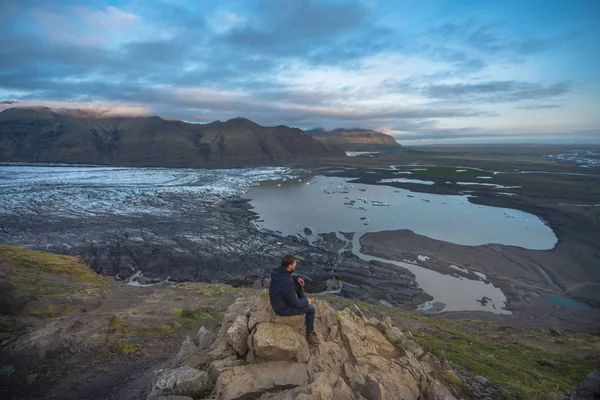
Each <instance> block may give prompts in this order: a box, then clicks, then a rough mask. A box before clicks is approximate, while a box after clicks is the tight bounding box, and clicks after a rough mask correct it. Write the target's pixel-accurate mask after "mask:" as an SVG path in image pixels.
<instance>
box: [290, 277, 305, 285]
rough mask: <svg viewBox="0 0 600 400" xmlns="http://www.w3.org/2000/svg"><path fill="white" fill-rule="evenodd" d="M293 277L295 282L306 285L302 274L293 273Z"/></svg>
mask: <svg viewBox="0 0 600 400" xmlns="http://www.w3.org/2000/svg"><path fill="white" fill-rule="evenodd" d="M292 279H293V280H294V283H299V284H300V285H302V286H304V278H302V277H301V276H300V275H294V274H292Z"/></svg>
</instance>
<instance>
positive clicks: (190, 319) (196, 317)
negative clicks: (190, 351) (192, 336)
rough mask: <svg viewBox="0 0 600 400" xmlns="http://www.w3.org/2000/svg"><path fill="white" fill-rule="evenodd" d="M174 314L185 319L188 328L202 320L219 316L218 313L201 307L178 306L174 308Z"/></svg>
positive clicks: (185, 325)
mask: <svg viewBox="0 0 600 400" xmlns="http://www.w3.org/2000/svg"><path fill="white" fill-rule="evenodd" d="M173 314H174V315H176V316H178V317H180V318H183V319H184V322H183V326H184V327H186V328H190V327H192V326H194V325H196V324H199V323H202V322H206V321H210V320H213V319H215V318H216V317H217V314H216V313H214V312H212V311H209V310H205V309H203V308H200V307H192V308H183V309H181V308H177V309H175V310H173Z"/></svg>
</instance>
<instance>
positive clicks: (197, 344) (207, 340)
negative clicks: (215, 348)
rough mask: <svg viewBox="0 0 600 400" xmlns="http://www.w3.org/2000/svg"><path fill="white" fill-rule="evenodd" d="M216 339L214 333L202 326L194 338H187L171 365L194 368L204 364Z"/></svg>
mask: <svg viewBox="0 0 600 400" xmlns="http://www.w3.org/2000/svg"><path fill="white" fill-rule="evenodd" d="M215 339H216V336H215V334H214V333H212V332H211V331H209V330H208V329H206V328H205V327H201V328H200V329H199V330H198V333H197V334H196V336H195V337H194V338H193V339H192V338H190V337H189V336H188V337H186V338H185V340H184V341H183V343H182V344H181V348H180V349H179V352H178V353H177V355H176V356H175V357H174V359H173V362H172V364H171V365H172V366H173V367H175V366H181V367H184V366H185V367H192V368H196V367H198V366H200V365H202V364H203V363H204V362H206V358H207V357H206V353H207V352H208V350H209V348H210V346H211V345H212V344H213V343H214V341H215Z"/></svg>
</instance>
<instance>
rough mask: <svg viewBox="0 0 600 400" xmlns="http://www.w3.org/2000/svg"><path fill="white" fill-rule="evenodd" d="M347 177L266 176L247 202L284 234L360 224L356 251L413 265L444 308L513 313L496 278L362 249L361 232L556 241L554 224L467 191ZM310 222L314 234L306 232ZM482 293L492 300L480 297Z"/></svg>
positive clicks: (528, 243)
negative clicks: (428, 190)
mask: <svg viewBox="0 0 600 400" xmlns="http://www.w3.org/2000/svg"><path fill="white" fill-rule="evenodd" d="M347 181H348V179H344V178H335V177H322V176H316V177H313V178H312V179H311V180H310V181H309V182H310V183H311V184H310V185H306V184H304V183H301V182H299V180H288V181H286V182H263V183H261V184H260V185H259V186H256V187H254V188H252V189H251V190H250V191H249V192H248V193H246V195H245V196H246V197H247V198H249V199H251V203H250V204H251V205H252V206H254V208H255V209H254V211H255V212H257V213H258V214H259V216H260V220H261V222H258V223H257V225H258V226H259V227H261V228H266V229H271V230H274V231H280V232H281V233H282V234H284V235H301V236H306V237H307V238H308V239H309V240H313V241H314V240H316V239H317V236H316V235H318V234H319V233H328V232H356V235H354V240H353V246H352V250H353V252H354V253H355V254H356V255H358V256H359V257H360V258H362V259H364V260H367V261H369V260H377V261H381V262H386V263H391V264H394V265H398V266H400V267H403V268H406V269H408V270H410V271H411V272H412V273H413V274H415V276H416V280H417V283H418V284H419V286H420V287H421V288H422V289H423V290H425V291H426V292H427V293H429V294H430V295H432V296H433V297H434V300H433V301H431V302H429V303H427V304H426V305H425V308H427V307H432V306H434V304H436V303H439V302H441V303H444V305H445V308H444V309H443V311H458V310H487V311H492V312H496V313H508V311H506V310H503V309H502V307H504V303H505V302H506V297H505V296H504V294H503V293H502V291H501V290H500V289H499V288H496V287H494V286H493V285H492V284H490V283H485V282H483V281H480V280H469V279H466V278H462V277H460V278H459V277H455V276H451V275H444V274H440V273H438V272H435V271H432V270H429V269H426V268H423V267H420V266H419V265H417V264H414V263H408V262H402V261H390V260H387V259H383V258H379V257H374V256H369V255H366V254H362V253H360V252H359V251H358V249H360V244H359V240H360V237H361V236H362V235H364V234H365V233H368V232H378V231H384V230H398V229H410V230H412V231H414V232H416V233H418V234H421V235H425V236H428V237H431V238H434V239H438V240H444V241H449V242H453V243H457V244H462V245H481V244H487V243H499V244H505V245H514V246H521V247H525V248H530V249H551V248H553V247H554V245H555V244H556V242H557V239H556V236H555V235H554V233H553V232H552V230H551V229H550V228H549V227H548V226H546V225H545V224H544V223H543V222H542V221H541V220H540V219H539V218H538V217H536V216H534V215H532V214H528V213H525V212H521V211H518V210H512V209H504V208H496V207H487V206H481V205H475V204H471V203H469V202H468V199H467V196H449V195H435V194H425V193H412V192H410V191H408V190H404V189H397V188H392V187H388V186H376V185H365V184H350V183H347ZM382 204H384V205H385V206H381V205H382ZM305 227H308V228H309V229H310V230H311V231H312V232H313V235H310V236H307V235H305V234H304V233H303V230H304V228H305ZM338 237H341V235H338ZM484 297H487V298H488V299H490V300H489V301H487V302H486V301H481V300H482V299H483V298H484Z"/></svg>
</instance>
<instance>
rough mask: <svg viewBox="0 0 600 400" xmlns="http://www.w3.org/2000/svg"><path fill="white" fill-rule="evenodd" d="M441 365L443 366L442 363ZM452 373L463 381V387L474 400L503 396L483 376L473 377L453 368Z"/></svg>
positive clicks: (489, 399)
mask: <svg viewBox="0 0 600 400" xmlns="http://www.w3.org/2000/svg"><path fill="white" fill-rule="evenodd" d="M442 367H444V365H443V363H442ZM454 373H455V374H456V375H457V376H458V377H459V378H460V379H461V380H462V381H463V382H464V384H465V387H466V388H467V389H468V391H470V392H471V393H472V396H473V398H474V399H476V400H479V399H481V400H484V399H486V400H500V399H502V398H503V396H502V393H501V392H500V389H499V388H498V387H497V386H496V385H495V384H493V383H492V382H490V381H488V380H487V379H485V378H484V379H485V381H484V380H483V379H477V378H483V377H475V376H473V375H471V374H469V373H468V372H466V371H462V370H455V371H454Z"/></svg>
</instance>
